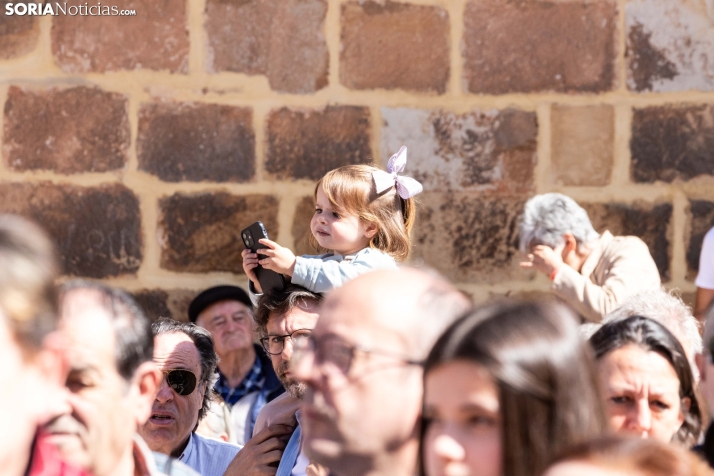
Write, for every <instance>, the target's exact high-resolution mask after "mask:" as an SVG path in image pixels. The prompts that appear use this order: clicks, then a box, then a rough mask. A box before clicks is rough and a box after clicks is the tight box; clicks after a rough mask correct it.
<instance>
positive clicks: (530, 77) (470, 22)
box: [463, 0, 617, 94]
mask: <svg viewBox="0 0 714 476" xmlns="http://www.w3.org/2000/svg"><path fill="white" fill-rule="evenodd" d="M616 31H617V5H616V2H614V1H611V0H603V1H598V2H590V1H568V2H562V1H552V0H535V1H527V2H524V1H511V0H471V1H470V2H469V3H467V4H466V10H465V13H464V40H463V41H464V43H463V44H464V47H463V55H464V79H465V81H466V88H467V90H468V91H469V92H472V93H479V94H506V93H529V92H540V91H555V92H602V91H609V90H611V89H612V88H613V86H614V82H615V59H616V56H617V42H616V39H615V38H616Z"/></svg>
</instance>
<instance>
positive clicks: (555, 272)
mask: <svg viewBox="0 0 714 476" xmlns="http://www.w3.org/2000/svg"><path fill="white" fill-rule="evenodd" d="M559 269H560V268H555V269H554V270H553V272H552V273H550V280H551V281H553V280H554V279H555V275H556V274H558V270H559Z"/></svg>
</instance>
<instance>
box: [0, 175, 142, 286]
mask: <svg viewBox="0 0 714 476" xmlns="http://www.w3.org/2000/svg"><path fill="white" fill-rule="evenodd" d="M0 211H1V212H3V213H17V214H20V215H24V216H26V217H29V218H31V219H33V220H35V221H37V223H39V224H40V225H42V226H43V227H44V228H45V229H46V230H47V232H48V233H49V235H50V236H51V237H52V238H53V239H54V241H55V243H56V245H57V249H58V250H59V254H60V256H61V258H62V262H63V265H64V266H63V267H64V273H65V274H68V275H73V276H84V277H90V278H107V277H111V276H119V275H122V274H133V273H136V271H137V270H138V269H139V266H140V265H141V260H142V247H143V245H142V234H141V215H140V212H139V200H138V199H137V198H136V196H135V195H134V194H133V193H132V192H131V191H130V190H129V189H127V188H126V187H124V186H123V185H118V184H117V185H102V186H99V187H92V188H85V187H77V186H73V185H54V184H52V183H48V182H41V183H3V184H0Z"/></svg>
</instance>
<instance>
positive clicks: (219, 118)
mask: <svg viewBox="0 0 714 476" xmlns="http://www.w3.org/2000/svg"><path fill="white" fill-rule="evenodd" d="M252 121H253V112H252V110H251V109H249V108H241V107H234V106H221V105H217V104H201V103H151V104H144V105H143V106H142V107H141V109H140V111H139V133H138V137H137V157H138V159H139V169H141V170H144V171H146V172H148V173H150V174H153V175H156V176H158V177H159V178H160V179H161V180H165V181H167V182H181V181H184V180H185V181H190V182H200V181H202V180H208V181H213V182H247V181H249V180H250V179H252V178H253V176H254V174H255V133H254V132H253V122H252Z"/></svg>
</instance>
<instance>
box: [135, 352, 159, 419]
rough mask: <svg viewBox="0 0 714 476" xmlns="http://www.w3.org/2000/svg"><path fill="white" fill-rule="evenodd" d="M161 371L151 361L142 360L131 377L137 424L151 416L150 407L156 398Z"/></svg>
mask: <svg viewBox="0 0 714 476" xmlns="http://www.w3.org/2000/svg"><path fill="white" fill-rule="evenodd" d="M161 377H162V376H161V372H160V371H159V369H157V368H156V365H155V364H154V363H153V362H144V363H143V364H141V365H140V366H139V368H138V369H136V372H135V373H134V378H133V379H132V386H133V388H132V391H133V392H134V393H135V396H136V422H137V425H138V426H141V425H143V424H144V423H146V420H148V419H149V417H150V416H151V407H152V406H153V405H154V400H155V399H156V392H157V390H158V389H159V385H160V384H161Z"/></svg>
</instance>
